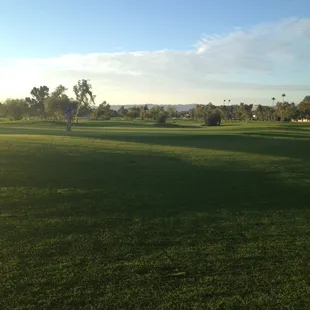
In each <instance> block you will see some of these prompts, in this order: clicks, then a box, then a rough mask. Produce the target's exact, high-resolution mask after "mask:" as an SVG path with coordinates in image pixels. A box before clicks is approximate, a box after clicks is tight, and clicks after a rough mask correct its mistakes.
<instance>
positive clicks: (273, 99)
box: [271, 97, 276, 106]
mask: <svg viewBox="0 0 310 310" xmlns="http://www.w3.org/2000/svg"><path fill="white" fill-rule="evenodd" d="M271 100H272V105H273V106H274V101H275V100H276V98H275V97H272V98H271Z"/></svg>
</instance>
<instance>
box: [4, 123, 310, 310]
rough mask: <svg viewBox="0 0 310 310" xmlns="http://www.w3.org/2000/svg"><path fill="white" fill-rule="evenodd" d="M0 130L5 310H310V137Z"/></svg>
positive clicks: (235, 131)
mask: <svg viewBox="0 0 310 310" xmlns="http://www.w3.org/2000/svg"><path fill="white" fill-rule="evenodd" d="M197 125H199V124H198V123H197V124H196V123H193V124H192V123H190V122H183V123H182V122H179V124H170V125H169V124H168V125H166V126H164V127H158V126H154V125H153V124H152V123H147V122H146V123H143V122H139V121H135V122H125V121H119V122H112V121H109V122H89V123H87V122H84V123H81V124H79V125H78V126H74V127H73V131H72V132H71V133H66V132H65V126H64V125H63V124H62V125H56V124H52V123H40V122H31V121H28V122H6V121H1V122H0V212H1V214H0V215H1V217H0V249H1V250H0V275H1V276H0V309H298V310H299V309H309V307H310V263H309V262H310V259H309V258H310V223H309V222H310V221H309V220H310V212H309V209H310V190H309V186H310V126H309V125H306V124H291V123H288V124H284V123H281V124H280V123H248V124H240V123H227V124H224V126H221V127H220V128H210V127H203V126H201V127H199V126H197Z"/></svg>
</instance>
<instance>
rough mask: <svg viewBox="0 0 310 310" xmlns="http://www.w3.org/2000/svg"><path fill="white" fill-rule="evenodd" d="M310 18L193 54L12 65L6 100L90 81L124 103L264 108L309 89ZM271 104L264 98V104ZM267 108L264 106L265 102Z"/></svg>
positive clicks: (261, 28)
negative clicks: (228, 102) (248, 103)
mask: <svg viewBox="0 0 310 310" xmlns="http://www.w3.org/2000/svg"><path fill="white" fill-rule="evenodd" d="M309 49H310V19H296V18H291V19H285V20H282V21H278V22H274V23H269V24H261V25H256V26H254V27H252V28H249V29H238V28H236V29H234V30H233V31H232V32H230V33H227V34H214V35H206V36H203V37H202V38H201V39H200V40H199V42H197V44H196V45H195V48H193V49H192V50H189V51H173V50H162V51H137V52H118V53H97V54H88V55H80V54H75V55H64V56H61V57H55V58H48V59H7V60H4V61H3V63H2V64H0V70H1V71H2V72H6V74H8V75H9V76H10V79H6V82H5V83H4V84H3V85H1V84H0V94H1V93H3V94H5V95H6V96H8V95H10V96H11V97H12V96H15V93H14V92H13V91H15V92H16V94H17V93H18V94H19V93H21V92H25V91H26V89H27V93H25V94H24V93H23V95H24V96H26V95H27V94H28V93H29V90H30V88H31V87H32V86H34V85H41V84H44V83H45V84H47V85H49V86H50V87H55V86H57V85H58V84H60V83H62V84H65V85H67V86H68V87H70V88H71V87H72V85H73V84H74V83H76V81H77V80H78V79H80V78H87V79H90V80H91V82H92V84H93V87H94V92H95V93H96V94H97V98H99V99H102V100H104V99H105V100H108V101H110V102H112V103H114V104H126V103H138V104H139V103H144V102H150V101H152V102H153V103H191V102H201V103H204V102H209V101H213V102H215V103H221V102H222V99H223V98H226V97H227V98H228V97H230V98H232V99H234V100H236V101H238V100H244V98H248V100H252V101H258V102H261V101H263V100H267V101H268V100H269V98H270V96H271V95H272V96H277V95H278V93H279V94H280V93H282V92H291V93H292V99H296V100H298V99H300V97H301V96H303V95H306V94H307V92H309V91H310V82H309V80H310V79H309V78H310V73H309V72H310V71H309V68H310V65H309V64H310V53H309ZM264 98H266V99H264ZM263 103H266V102H263Z"/></svg>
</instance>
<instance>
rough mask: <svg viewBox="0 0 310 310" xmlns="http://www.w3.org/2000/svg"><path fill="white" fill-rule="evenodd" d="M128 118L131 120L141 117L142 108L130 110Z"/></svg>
mask: <svg viewBox="0 0 310 310" xmlns="http://www.w3.org/2000/svg"><path fill="white" fill-rule="evenodd" d="M127 116H128V117H130V119H131V120H133V119H135V118H137V117H139V116H140V107H137V106H133V107H130V108H129V109H128V113H127Z"/></svg>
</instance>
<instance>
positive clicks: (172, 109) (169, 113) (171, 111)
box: [166, 105, 177, 118]
mask: <svg viewBox="0 0 310 310" xmlns="http://www.w3.org/2000/svg"><path fill="white" fill-rule="evenodd" d="M166 111H167V116H168V117H170V118H173V117H176V114H177V110H176V108H175V107H174V106H172V105H168V106H167V107H166Z"/></svg>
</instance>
